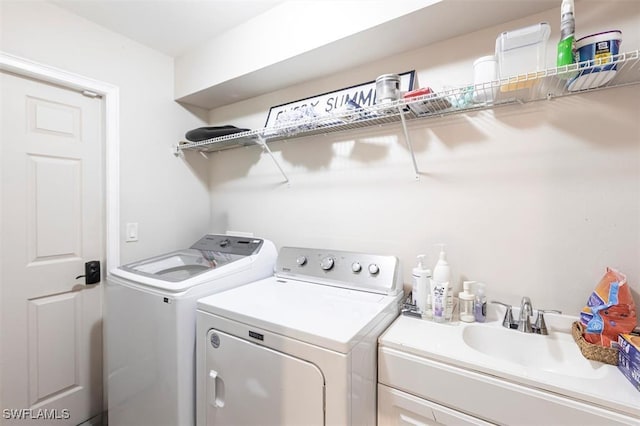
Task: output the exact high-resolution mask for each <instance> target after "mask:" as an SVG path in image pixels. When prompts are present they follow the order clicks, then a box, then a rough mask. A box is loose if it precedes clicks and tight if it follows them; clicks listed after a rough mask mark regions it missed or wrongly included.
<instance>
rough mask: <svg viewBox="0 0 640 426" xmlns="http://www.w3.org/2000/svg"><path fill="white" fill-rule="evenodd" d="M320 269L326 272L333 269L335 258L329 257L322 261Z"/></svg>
mask: <svg viewBox="0 0 640 426" xmlns="http://www.w3.org/2000/svg"><path fill="white" fill-rule="evenodd" d="M320 267H321V268H322V269H324V270H325V271H328V270H329V269H331V268H333V257H331V256H327V257H325V258H323V259H322V260H321V261H320Z"/></svg>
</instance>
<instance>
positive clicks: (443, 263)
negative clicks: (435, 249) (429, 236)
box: [433, 244, 451, 283]
mask: <svg viewBox="0 0 640 426" xmlns="http://www.w3.org/2000/svg"><path fill="white" fill-rule="evenodd" d="M433 280H434V281H435V282H437V283H447V282H448V283H450V282H451V269H450V268H449V262H447V253H445V251H444V244H440V256H439V257H438V262H437V263H436V266H435V267H434V268H433Z"/></svg>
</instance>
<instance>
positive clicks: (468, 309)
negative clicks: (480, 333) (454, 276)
mask: <svg viewBox="0 0 640 426" xmlns="http://www.w3.org/2000/svg"><path fill="white" fill-rule="evenodd" d="M474 283H475V281H463V282H462V291H461V292H460V293H458V300H459V302H458V303H460V321H462V322H474V321H475V320H476V318H475V313H474V304H475V303H474V301H475V295H474V294H473V293H472V292H471V291H470V290H471V285H472V284H474Z"/></svg>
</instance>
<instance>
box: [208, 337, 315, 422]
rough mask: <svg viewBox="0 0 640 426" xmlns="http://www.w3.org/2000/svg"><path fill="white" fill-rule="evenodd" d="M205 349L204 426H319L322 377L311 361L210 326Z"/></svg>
mask: <svg viewBox="0 0 640 426" xmlns="http://www.w3.org/2000/svg"><path fill="white" fill-rule="evenodd" d="M206 352H207V366H206V371H205V373H206V374H207V378H206V382H207V384H206V387H205V395H204V397H205V398H206V399H207V400H206V406H207V425H261V426H262V425H264V426H268V425H273V426H286V425H292V426H293V425H295V426H298V425H323V424H324V377H323V375H322V372H321V371H320V369H318V367H316V366H315V365H314V364H311V363H309V362H307V361H304V360H302V359H299V358H295V357H292V356H290V355H287V354H285V353H282V352H278V351H275V350H272V349H269V348H266V347H264V346H260V345H257V344H255V343H253V342H249V341H246V340H243V339H240V338H238V337H235V336H232V335H230V334H227V333H224V332H222V331H218V330H215V329H212V330H210V331H209V332H208V333H207V351H206ZM200 397H202V395H201V396H200Z"/></svg>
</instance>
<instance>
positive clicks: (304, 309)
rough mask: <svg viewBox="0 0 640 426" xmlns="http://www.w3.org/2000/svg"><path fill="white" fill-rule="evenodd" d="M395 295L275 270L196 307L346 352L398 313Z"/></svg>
mask: <svg viewBox="0 0 640 426" xmlns="http://www.w3.org/2000/svg"><path fill="white" fill-rule="evenodd" d="M400 298H401V295H396V296H390V295H384V294H379V293H371V292H365V291H359V290H354V289H348V288H340V287H333V286H328V285H320V284H317V283H309V282H304V281H297V280H291V279H283V278H279V277H275V276H274V277H271V278H266V279H263V280H260V281H256V282H253V283H250V284H247V285H245V286H242V287H236V288H234V289H231V290H227V291H225V292H222V293H218V294H215V295H212V296H208V297H205V298H202V299H200V300H199V301H198V309H199V310H200V311H203V312H208V313H211V314H214V315H218V316H221V317H224V318H227V319H230V320H233V321H237V322H240V323H243V324H246V325H248V326H253V327H257V328H260V329H262V330H266V331H270V332H273V333H277V334H281V335H284V336H288V337H292V338H295V339H298V340H301V341H304V342H307V343H310V344H313V345H316V346H320V347H323V348H327V349H331V350H334V351H337V352H340V353H348V352H349V351H350V350H351V348H352V347H353V346H354V345H355V344H356V343H357V342H358V341H360V340H361V338H362V337H363V336H365V335H366V334H367V333H368V332H369V330H370V329H371V328H373V327H374V326H375V325H376V324H377V323H378V322H379V321H381V320H382V319H384V318H386V319H389V321H391V319H393V318H395V317H396V316H397V315H398V302H399V300H400Z"/></svg>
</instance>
